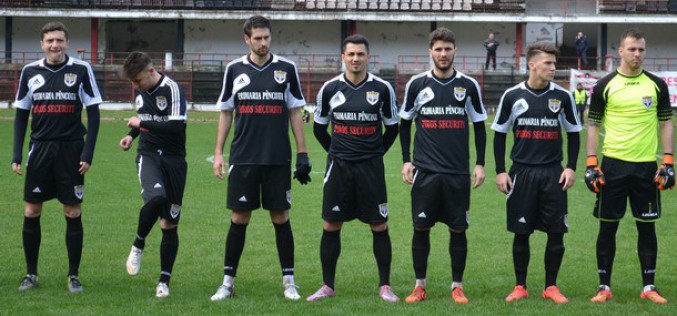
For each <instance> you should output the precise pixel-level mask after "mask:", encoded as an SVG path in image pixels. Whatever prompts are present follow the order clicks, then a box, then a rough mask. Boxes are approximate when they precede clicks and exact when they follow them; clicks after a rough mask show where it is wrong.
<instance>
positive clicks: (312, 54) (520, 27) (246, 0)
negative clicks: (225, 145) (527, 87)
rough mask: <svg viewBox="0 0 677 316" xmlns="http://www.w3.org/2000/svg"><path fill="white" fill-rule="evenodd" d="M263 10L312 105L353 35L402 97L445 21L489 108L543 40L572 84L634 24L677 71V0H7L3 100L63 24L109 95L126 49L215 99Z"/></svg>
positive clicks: (3, 5)
mask: <svg viewBox="0 0 677 316" xmlns="http://www.w3.org/2000/svg"><path fill="white" fill-rule="evenodd" d="M254 14H262V15H265V16H267V17H269V18H270V19H271V20H272V22H273V44H272V51H273V52H274V53H279V54H281V55H283V56H285V57H287V58H290V59H292V60H294V61H295V62H296V63H297V65H298V66H299V71H300V77H301V81H302V84H303V87H304V92H305V94H306V98H307V100H308V101H309V102H310V103H313V102H314V100H315V95H316V92H317V90H318V89H319V88H320V86H321V84H322V83H323V82H324V81H325V80H327V79H328V78H331V77H332V76H335V75H336V74H338V73H340V72H341V60H340V43H341V40H342V39H343V38H344V37H345V36H347V35H349V34H353V33H361V34H364V35H365V36H367V37H368V38H369V39H370V42H371V53H372V61H371V64H370V70H371V71H373V72H376V73H378V74H379V75H380V76H381V77H383V78H385V79H387V80H389V81H391V82H392V83H393V84H394V86H395V87H396V90H397V93H398V96H399V97H400V99H401V93H402V91H403V90H404V84H405V83H406V82H407V81H408V80H409V78H410V77H411V76H412V75H413V74H416V73H418V72H421V71H424V70H427V69H429V63H430V61H429V58H428V56H427V45H428V43H427V35H428V33H429V32H430V30H432V29H435V28H437V27H439V26H445V27H448V28H450V29H451V30H452V31H454V32H455V33H456V36H457V47H458V48H459V51H458V55H457V57H456V61H455V67H456V69H458V70H460V71H463V72H465V73H468V74H470V75H471V76H473V77H475V78H477V79H478V81H479V82H480V85H481V88H482V90H483V92H484V95H485V99H486V103H487V107H489V108H491V107H494V106H495V105H496V104H497V102H498V98H499V97H500V95H501V94H502V92H503V91H504V89H506V88H507V87H509V86H512V85H513V84H514V83H515V82H517V81H521V80H523V78H524V73H525V71H526V69H525V61H524V51H525V50H526V46H527V45H528V44H529V43H530V42H534V41H551V42H553V43H555V44H556V45H557V46H558V47H559V49H560V52H561V55H560V57H559V59H558V70H559V71H558V74H559V75H558V78H559V80H561V81H562V82H563V85H565V86H568V82H569V70H570V69H582V70H589V71H595V70H605V69H607V68H608V67H613V64H614V63H615V62H616V61H617V60H616V59H617V58H618V56H617V53H616V49H617V42H618V40H617V37H618V35H619V34H620V33H621V31H622V30H624V29H626V28H629V27H638V28H640V29H641V30H643V31H644V32H645V33H646V34H647V39H648V42H649V45H648V49H647V59H646V62H645V66H646V68H647V69H648V70H654V71H677V58H676V56H675V55H674V51H675V48H676V47H675V44H674V40H673V39H672V34H674V33H675V31H677V0H646V1H625V0H623V1H619V0H596V1H595V0H224V1H209V0H0V17H1V18H2V19H3V20H4V21H3V22H4V23H0V33H3V34H4V36H3V37H0V50H2V53H1V54H0V101H5V104H7V105H8V106H11V100H13V98H14V93H15V91H16V85H17V82H18V76H19V73H20V70H21V67H22V66H23V65H24V64H26V63H28V62H30V61H33V60H36V59H39V58H41V57H42V52H41V51H39V46H38V44H37V39H38V38H39V29H40V27H41V26H42V25H43V24H44V23H45V22H47V21H50V20H60V21H62V22H64V23H65V24H66V25H67V26H68V27H69V29H70V32H71V34H70V48H69V54H70V55H72V56H75V57H78V58H81V59H84V60H86V61H88V62H90V63H91V64H92V66H93V68H94V70H95V73H96V77H97V81H98V82H99V86H100V87H101V90H102V93H103V95H104V99H105V100H106V101H110V102H130V101H131V100H132V99H133V91H132V87H131V85H130V84H129V83H128V82H127V81H125V80H123V78H120V77H119V76H118V70H119V68H120V64H121V62H122V61H123V60H124V58H125V57H126V56H127V54H128V53H129V52H131V51H134V50H142V51H146V52H149V53H150V54H151V56H152V57H153V58H154V60H155V63H156V65H157V66H159V68H162V69H163V71H165V72H167V73H169V74H170V75H171V76H172V78H174V79H175V80H177V81H179V82H180V83H181V84H182V85H183V87H184V88H185V91H186V95H187V98H188V100H189V101H190V102H192V103H195V104H213V103H214V102H215V101H216V99H217V98H218V94H219V92H220V90H221V80H222V76H223V70H224V68H225V65H226V64H227V63H228V62H229V61H231V60H233V59H235V58H238V57H239V56H242V55H244V54H245V53H246V46H245V45H244V43H243V35H242V27H241V24H242V22H243V21H244V20H245V19H246V18H247V17H249V16H251V15H254ZM490 32H492V33H495V34H496V37H497V39H498V40H499V42H500V46H499V48H498V51H497V65H498V67H497V69H496V70H495V71H485V70H484V68H485V67H484V66H485V65H484V62H485V52H486V51H485V49H484V47H483V45H482V43H483V41H484V40H485V39H486V37H487V34H488V33H490ZM578 32H583V33H584V34H585V35H586V36H587V39H588V42H589V49H588V61H589V62H588V64H587V65H584V64H582V63H581V61H580V60H579V58H578V57H577V55H576V50H575V44H574V42H575V37H576V35H577V34H578Z"/></svg>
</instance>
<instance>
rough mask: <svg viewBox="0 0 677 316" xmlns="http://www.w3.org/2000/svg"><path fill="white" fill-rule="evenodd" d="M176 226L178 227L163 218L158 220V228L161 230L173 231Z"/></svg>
mask: <svg viewBox="0 0 677 316" xmlns="http://www.w3.org/2000/svg"><path fill="white" fill-rule="evenodd" d="M176 226H178V224H175V223H172V222H170V221H168V220H166V219H164V218H161V219H160V228H162V229H163V230H167V229H174V228H176Z"/></svg>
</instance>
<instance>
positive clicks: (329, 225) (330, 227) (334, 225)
mask: <svg viewBox="0 0 677 316" xmlns="http://www.w3.org/2000/svg"><path fill="white" fill-rule="evenodd" d="M341 227H343V223H342V222H330V221H324V224H323V225H322V228H323V229H324V230H325V231H328V232H336V231H339V230H341Z"/></svg>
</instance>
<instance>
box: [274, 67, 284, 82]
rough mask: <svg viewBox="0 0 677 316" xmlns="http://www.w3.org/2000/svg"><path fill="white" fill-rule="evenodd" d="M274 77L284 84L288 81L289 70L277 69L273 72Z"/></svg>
mask: <svg viewBox="0 0 677 316" xmlns="http://www.w3.org/2000/svg"><path fill="white" fill-rule="evenodd" d="M273 78H274V79H275V81H277V83H279V84H283V83H284V82H285V81H287V72H286V71H282V70H275V72H274V73H273Z"/></svg>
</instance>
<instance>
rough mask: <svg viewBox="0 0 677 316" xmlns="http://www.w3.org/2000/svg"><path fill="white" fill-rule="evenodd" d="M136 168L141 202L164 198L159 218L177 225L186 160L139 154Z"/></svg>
mask: <svg viewBox="0 0 677 316" xmlns="http://www.w3.org/2000/svg"><path fill="white" fill-rule="evenodd" d="M136 166H137V171H138V173H139V182H141V197H142V198H143V202H144V203H148V202H149V201H150V200H152V199H153V198H155V197H164V198H166V199H167V205H165V207H164V208H163V209H162V212H161V213H160V217H161V218H163V219H165V220H167V221H169V222H171V223H173V224H178V223H179V220H180V219H181V207H182V205H183V191H184V189H185V187H186V174H187V173H188V166H187V164H186V159H185V158H184V157H181V156H163V155H158V154H155V153H139V154H138V155H137V156H136Z"/></svg>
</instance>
